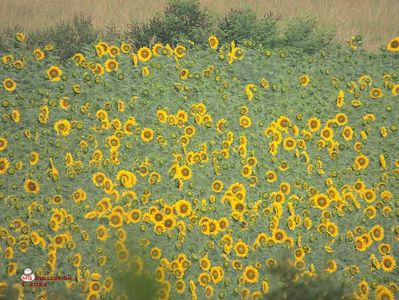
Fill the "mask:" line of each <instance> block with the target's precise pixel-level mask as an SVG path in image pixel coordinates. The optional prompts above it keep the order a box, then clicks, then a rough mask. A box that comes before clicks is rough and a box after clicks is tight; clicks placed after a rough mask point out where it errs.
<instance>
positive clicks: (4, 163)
mask: <svg viewBox="0 0 399 300" xmlns="http://www.w3.org/2000/svg"><path fill="white" fill-rule="evenodd" d="M9 167H10V163H9V162H8V159H7V158H5V157H0V175H3V174H4V173H5V172H7V170H8V168H9Z"/></svg>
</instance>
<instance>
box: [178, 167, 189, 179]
mask: <svg viewBox="0 0 399 300" xmlns="http://www.w3.org/2000/svg"><path fill="white" fill-rule="evenodd" d="M178 174H179V175H178V178H181V179H183V180H189V179H191V176H192V171H191V169H190V167H189V166H187V165H183V166H181V167H180V168H179V171H178Z"/></svg>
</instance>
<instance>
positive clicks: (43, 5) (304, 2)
mask: <svg viewBox="0 0 399 300" xmlns="http://www.w3.org/2000/svg"><path fill="white" fill-rule="evenodd" d="M165 2H166V1H164V0H0V29H1V28H5V27H9V26H11V27H13V26H15V25H18V26H20V27H22V28H23V29H24V30H25V31H31V30H40V29H43V28H46V27H49V26H52V25H54V24H56V23H57V22H58V21H61V20H69V19H72V17H73V15H74V14H80V13H83V14H84V15H86V16H88V17H91V19H92V21H93V24H94V26H95V27H96V28H98V29H101V30H104V29H105V28H106V26H109V25H114V26H116V27H117V28H118V29H120V30H124V29H126V28H127V24H129V23H131V22H132V21H136V22H145V21H147V20H148V19H150V18H151V17H152V16H153V14H154V13H156V12H161V11H162V9H163V7H164V5H165ZM200 3H201V5H202V6H203V7H206V8H208V9H209V10H210V11H212V12H215V13H218V14H224V13H226V12H227V11H229V10H230V9H231V8H246V7H248V8H251V9H252V10H254V11H256V12H257V14H258V15H259V16H262V15H263V14H265V13H267V12H269V11H272V12H273V13H275V14H281V15H283V16H285V17H286V18H288V19H289V18H290V17H295V16H314V17H317V19H318V21H319V23H321V24H329V25H335V27H336V30H337V37H338V40H340V41H341V42H345V41H346V40H348V39H349V38H350V37H351V36H353V35H355V34H360V35H362V36H363V41H364V47H365V48H366V49H368V50H370V51H374V50H376V49H378V48H379V47H380V46H382V45H385V44H386V43H387V41H388V40H390V39H391V38H393V37H395V36H398V35H399V0H246V1H244V0H200Z"/></svg>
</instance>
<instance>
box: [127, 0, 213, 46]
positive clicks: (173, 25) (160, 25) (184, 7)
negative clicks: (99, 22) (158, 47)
mask: <svg viewBox="0 0 399 300" xmlns="http://www.w3.org/2000/svg"><path fill="white" fill-rule="evenodd" d="M211 27H212V18H211V17H210V15H209V14H208V13H207V12H206V10H203V9H201V7H200V4H199V2H198V1H190V0H172V1H169V2H168V3H167V5H166V7H165V9H164V12H163V14H162V15H156V16H154V17H153V18H152V19H151V20H150V21H149V23H147V24H131V25H130V28H129V30H128V33H127V35H128V36H129V37H130V39H131V40H132V42H133V44H134V45H135V46H136V47H140V46H143V45H148V44H150V43H151V42H152V41H157V42H160V43H165V44H166V43H170V44H171V45H173V46H174V45H176V44H177V43H178V42H179V41H180V40H182V39H190V40H192V41H194V42H196V43H203V42H204V41H205V40H206V39H207V38H208V36H209V34H210V33H211V31H212V30H211Z"/></svg>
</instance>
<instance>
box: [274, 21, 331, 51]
mask: <svg viewBox="0 0 399 300" xmlns="http://www.w3.org/2000/svg"><path fill="white" fill-rule="evenodd" d="M334 36H335V32H334V30H333V29H331V28H328V27H326V26H324V27H321V26H317V21H316V19H314V18H310V17H308V18H294V19H292V20H291V21H290V22H288V24H287V27H286V28H285V30H284V33H283V38H282V43H283V46H285V47H293V48H299V49H302V50H304V51H305V52H308V53H314V52H316V51H318V50H320V49H322V48H324V47H326V46H328V45H329V44H330V43H331V42H332V41H333V38H334Z"/></svg>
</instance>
